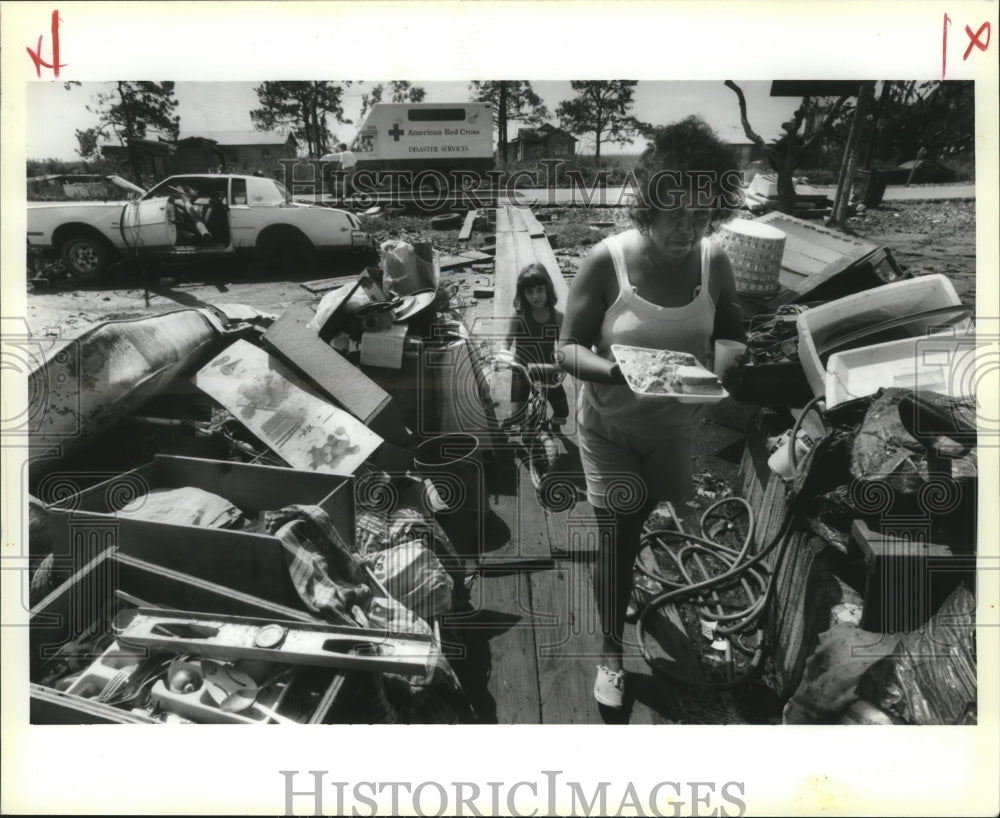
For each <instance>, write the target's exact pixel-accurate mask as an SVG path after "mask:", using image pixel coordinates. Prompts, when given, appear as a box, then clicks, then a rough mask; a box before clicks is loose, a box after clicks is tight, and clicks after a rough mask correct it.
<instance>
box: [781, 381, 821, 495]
mask: <svg viewBox="0 0 1000 818" xmlns="http://www.w3.org/2000/svg"><path fill="white" fill-rule="evenodd" d="M825 401H826V396H825V395H817V396H816V397H814V398H813V399H812V400H810V401H809V403H807V404H806V405H805V406H804V407H803V408H802V414H801V415H799V416H798V417H797V418H796V419H795V423H793V424H792V436H791V437H790V438H789V439H788V440H789V444H788V462H789V463H791V464H792V474H793V475H795V474H798V471H799V456H798V452H796V448H797V446H796V443H795V442H796V441H797V440H798V439H799V431H800V430H801V429H802V419H803V418H804V417H805V416H806V415H808V414H809V412H810V411H813V410H815V411H816V414H817V415H818V416H819V422H820V423H822V424H823V428H824V429H826V421H825V420H824V419H823V416H822V415H821V414H820V410H819V409H817V408H816V407H818V406H819V404H820V403H824V402H825Z"/></svg>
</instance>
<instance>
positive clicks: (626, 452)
mask: <svg viewBox="0 0 1000 818" xmlns="http://www.w3.org/2000/svg"><path fill="white" fill-rule="evenodd" d="M577 422H578V427H579V428H578V437H577V439H578V441H579V446H580V462H581V463H582V465H583V472H584V476H585V477H586V480H587V500H589V501H590V504H591V505H592V506H594V507H595V508H606V509H608V510H610V511H613V512H616V513H629V512H635V511H639V510H640V509H642V508H651V507H652V506H654V505H656V504H657V503H659V502H662V501H663V500H669V501H670V502H672V503H681V502H684V501H685V500H686V499H688V498H689V497H690V494H691V433H692V428H691V427H690V426H677V427H673V428H672V429H671V431H670V433H669V435H667V436H665V437H659V438H647V437H642V436H640V435H636V434H633V433H631V432H629V431H627V430H625V429H622V428H621V427H619V426H616V425H615V424H614V423H612V422H611V421H610V420H609V419H608V418H606V417H604V416H603V415H602V414H600V413H599V412H598V411H597V410H596V409H594V407H593V406H591V405H590V402H589V401H587V400H582V401H580V407H579V411H578V412H577Z"/></svg>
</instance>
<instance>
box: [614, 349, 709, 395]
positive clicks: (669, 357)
mask: <svg viewBox="0 0 1000 818" xmlns="http://www.w3.org/2000/svg"><path fill="white" fill-rule="evenodd" d="M611 351H612V353H613V354H614V356H615V360H616V361H618V366H619V368H620V369H621V371H622V375H624V376H625V380H626V381H627V382H628V385H629V386H630V387H631V389H632V391H633V392H635V393H636V395H638V396H639V397H675V398H677V399H678V400H681V401H687V402H691V401H694V402H696V403H701V402H705V401H715V400H720V399H722V398H724V397H725V396H726V390H725V389H723V387H722V383H721V382H720V381H719V379H718V378H717V377H716V376H715V375H714V374H713V373H712V372H711V371H709V370H707V369H705V368H704V367H703V366H701V364H700V363H699V362H698V360H697V358H695V357H694V355H689V354H688V353H686V352H674V351H672V350H669V349H647V348H645V347H632V346H624V345H622V344H612V346H611Z"/></svg>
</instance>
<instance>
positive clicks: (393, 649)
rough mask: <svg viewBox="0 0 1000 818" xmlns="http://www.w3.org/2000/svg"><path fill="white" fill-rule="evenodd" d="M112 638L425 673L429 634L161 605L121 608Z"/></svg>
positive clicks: (182, 649) (156, 646) (164, 648)
mask: <svg viewBox="0 0 1000 818" xmlns="http://www.w3.org/2000/svg"><path fill="white" fill-rule="evenodd" d="M115 631H116V634H117V638H118V641H119V642H120V643H122V644H124V645H133V646H139V647H148V648H150V649H151V650H153V651H156V652H161V653H165V652H173V653H189V654H192V655H195V656H204V657H211V658H214V659H223V660H233V659H256V660H258V661H264V662H280V663H283V664H290V665H310V666H314V667H339V668H357V669H361V670H373V671H384V672H390V673H401V674H408V675H414V676H425V675H426V674H427V672H428V669H429V665H430V660H431V651H432V649H433V638H432V637H431V636H429V635H424V634H417V633H408V634H406V635H405V636H402V635H395V634H390V633H388V632H386V631H378V630H370V629H368V628H351V627H343V626H337V625H329V624H326V623H320V622H317V623H316V624H312V623H309V622H296V621H277V620H270V619H257V618H253V617H245V616H211V615H208V614H200V613H192V612H189V611H171V610H165V609H162V608H139V609H129V610H126V611H123V612H122V614H120V615H119V619H118V620H117V621H116V622H115Z"/></svg>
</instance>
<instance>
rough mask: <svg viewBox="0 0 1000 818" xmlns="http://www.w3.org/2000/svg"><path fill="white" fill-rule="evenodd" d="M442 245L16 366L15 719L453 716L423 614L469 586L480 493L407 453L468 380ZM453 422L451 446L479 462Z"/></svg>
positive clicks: (457, 603)
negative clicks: (21, 598) (24, 628)
mask: <svg viewBox="0 0 1000 818" xmlns="http://www.w3.org/2000/svg"><path fill="white" fill-rule="evenodd" d="M489 258H491V257H490V256H489V255H488V254H484V253H479V254H478V256H477V258H476V259H475V261H476V262H480V263H481V262H482V261H483V260H484V259H489ZM441 261H442V260H441V258H440V257H439V256H438V254H437V253H436V252H435V251H434V249H433V248H432V247H430V246H429V245H423V244H418V245H416V246H414V245H411V244H408V243H406V242H401V241H388V242H384V243H383V246H382V253H381V263H380V265H379V266H377V267H369V268H367V269H366V270H364V271H363V272H361V273H360V274H359V275H357V276H352V277H349V278H348V279H345V280H339V281H335V282H326V284H322V283H319V282H308V285H312V286H314V287H315V286H317V285H320V287H321V288H322V290H323V292H324V294H323V296H322V298H321V300H320V301H319V303H318V305H317V308H316V310H315V312H314V311H313V310H311V309H309V308H293V309H290V310H288V311H286V312H285V313H283V314H282V315H280V316H275V315H271V314H266V313H263V312H260V311H258V310H253V309H249V308H246V307H241V306H239V305H218V306H212V307H207V308H200V309H183V310H176V311H174V312H170V313H166V314H163V315H158V316H154V317H146V318H142V319H135V320H131V321H113V322H109V323H106V324H102V325H100V326H98V327H95V328H93V329H91V330H90V331H89V332H87V333H86V334H84V335H83V336H81V337H80V338H78V339H76V340H74V341H71V342H69V343H68V344H65V345H64V346H62V347H61V348H60V349H59V350H54V349H53V350H50V352H52V353H53V354H49V355H46V356H45V361H44V363H42V364H41V365H40V366H39V367H38V368H37V369H36V370H35V371H34V372H32V373H31V376H30V381H31V382H30V386H31V396H32V406H31V418H32V425H31V434H32V437H31V442H32V447H33V452H34V454H35V456H34V458H33V460H32V462H31V464H30V488H31V492H32V496H31V503H30V505H31V517H30V520H31V531H30V537H31V539H30V545H29V547H30V552H31V555H32V559H33V561H34V563H35V565H36V570H35V571H34V573H33V576H32V602H33V610H32V622H33V624H34V625H36V626H37V627H35V628H33V630H32V663H31V681H32V721H33V722H41V723H69V722H105V723H115V722H157V723H163V722H200V723H269V722H281V723H284V722H288V721H292V722H296V723H324V722H344V721H356V722H390V723H392V722H407V723H413V722H447V723H456V722H463V721H469V720H471V719H472V718H473V714H472V711H471V708H470V707H469V704H468V701H467V700H466V698H465V695H464V692H463V690H462V687H461V685H460V683H459V682H458V679H457V677H456V675H455V673H454V671H453V669H452V668H451V665H450V664H449V661H448V659H447V656H446V654H447V652H448V651H447V647H448V645H447V643H446V642H445V641H443V640H444V639H445V638H447V636H448V634H447V632H446V633H445V636H444V637H443V636H442V622H443V618H444V617H445V616H447V615H449V614H453V613H454V612H455V611H462V610H465V609H466V608H467V607H468V592H467V590H466V577H465V563H466V560H467V559H469V558H474V557H475V555H476V552H477V549H478V547H479V543H478V541H477V538H476V537H475V536H474V532H476V531H478V530H479V529H478V527H477V526H470V525H468V521H467V518H468V515H469V514H478V513H482V511H481V508H480V506H481V504H475V506H473V504H472V503H470V502H469V494H470V492H469V491H468V490H467V489H468V487H467V486H463V489H465V490H464V491H463V492H455V491H450V487H452V486H451V484H452V483H454V482H455V480H456V479H457V480H465V479H466V477H467V476H466V475H465V473H464V472H462V471H461V470H462V467H463V465H464V463H463V462H456V463H454V464H452V463H450V462H449V460H448V459H447V457H446V458H444V459H439V460H437V461H434V463H433V468H428V462H430V461H429V460H428V458H427V457H424V458H423V459H421V454H420V453H421V452H423V451H425V450H426V445H423V446H422V445H421V444H430V445H431V446H432V447H434V446H437V448H438V449H441V450H442V451H446V452H447V447H446V446H445V445H444V444H443V443H442V442H441V441H442V439H444V440H446V441H447V440H449V439H452V438H454V437H455V436H456V435H455V433H456V431H457V430H458V428H459V427H458V423H459V421H458V416H459V414H460V412H461V410H462V409H463V408H464V407H463V406H462V405H461V404H462V402H463V401H467V400H476V399H478V397H479V396H480V395H481V394H484V392H483V390H480V389H479V388H478V387H477V385H476V383H475V377H474V378H473V386H472V388H470V389H466V390H465V391H462V392H461V394H456V389H457V388H458V387H457V386H456V384H457V383H458V380H459V379H456V378H455V377H454V373H455V372H462V373H468V372H470V371H472V372H473V373H478V372H479V361H478V358H477V352H476V350H475V348H474V347H473V345H472V344H471V342H470V340H469V337H468V332H467V330H466V329H465V327H464V325H463V324H462V322H461V320H460V314H459V313H458V312H457V311H456V307H457V306H458V301H459V298H458V295H457V293H456V292H455V291H454V290H455V288H453V287H452V288H449V287H445V286H442V284H441V280H440V271H441ZM477 377H478V376H477ZM466 392H468V394H466ZM140 409H141V412H142V414H139V410H140ZM462 423H463V427H462V428H463V430H467V429H468V421H467V419H463V421H462ZM463 434H464V438H463V440H467V439H471V444H470V445H469V447H468V451H467V452H466V453H465V454H464V455H463V457H462V458H459V460H468V459H470V458H478V457H480V456H481V455H480V451H481V446H480V441H479V440H477V438H476V436H475V435H472V434H469V433H468V432H467V431H464V432H463ZM490 434H491V430H490V429H489V428H487V426H486V424H484V427H483V429H482V437H483V440H484V441H488V440H489V437H490ZM479 473H481V470H479ZM456 475H457V477H456ZM449 479H450V480H451V483H449ZM81 599H85V600H87V604H86V605H83V606H81V605H80V600H81ZM445 624H446V623H445Z"/></svg>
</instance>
